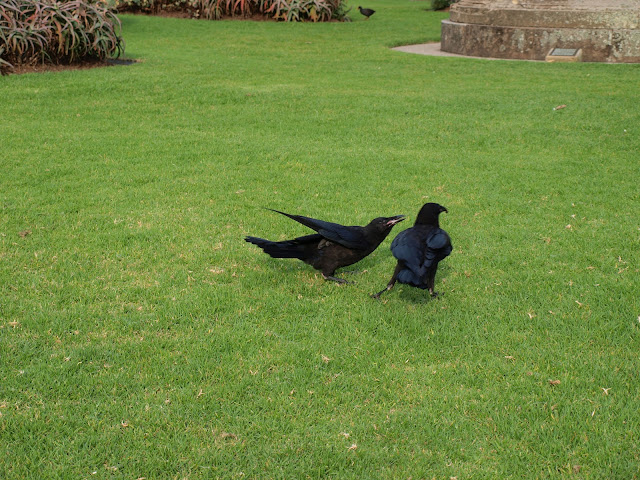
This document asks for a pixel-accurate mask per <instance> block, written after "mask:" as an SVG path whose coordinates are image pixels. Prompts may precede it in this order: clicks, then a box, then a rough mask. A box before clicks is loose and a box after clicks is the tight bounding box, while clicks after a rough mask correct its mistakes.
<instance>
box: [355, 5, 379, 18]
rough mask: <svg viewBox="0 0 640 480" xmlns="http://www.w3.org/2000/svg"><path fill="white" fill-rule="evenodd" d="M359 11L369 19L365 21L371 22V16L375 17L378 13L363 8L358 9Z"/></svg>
mask: <svg viewBox="0 0 640 480" xmlns="http://www.w3.org/2000/svg"><path fill="white" fill-rule="evenodd" d="M358 10H360V13H361V14H362V15H364V16H365V17H367V18H365V20H369V17H370V16H371V15H373V14H374V13H376V11H375V10H371V9H370V8H362V7H358Z"/></svg>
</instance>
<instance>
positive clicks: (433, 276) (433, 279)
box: [427, 264, 439, 298]
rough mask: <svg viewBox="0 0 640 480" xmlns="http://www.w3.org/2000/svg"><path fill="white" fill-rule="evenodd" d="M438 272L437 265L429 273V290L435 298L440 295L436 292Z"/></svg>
mask: <svg viewBox="0 0 640 480" xmlns="http://www.w3.org/2000/svg"><path fill="white" fill-rule="evenodd" d="M436 270H438V265H437V264H436V266H435V267H433V268H431V269H430V270H429V272H428V273H427V289H428V290H429V294H430V295H431V296H432V297H433V298H435V297H437V296H438V295H439V293H438V292H436V291H435V290H434V287H435V283H436Z"/></svg>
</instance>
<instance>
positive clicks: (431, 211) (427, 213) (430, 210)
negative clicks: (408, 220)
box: [415, 203, 448, 227]
mask: <svg viewBox="0 0 640 480" xmlns="http://www.w3.org/2000/svg"><path fill="white" fill-rule="evenodd" d="M442 212H448V210H447V209H446V208H444V207H443V206H442V205H440V204H438V203H425V204H424V205H423V206H422V208H421V209H420V212H418V217H417V218H416V223H415V224H416V225H435V226H436V227H438V226H439V223H438V215H440V214H441V213H442Z"/></svg>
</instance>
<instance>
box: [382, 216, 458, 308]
mask: <svg viewBox="0 0 640 480" xmlns="http://www.w3.org/2000/svg"><path fill="white" fill-rule="evenodd" d="M446 211H447V209H446V208H444V207H443V206H442V205H438V204H437V203H427V204H425V205H424V206H423V207H422V209H420V212H419V213H418V217H417V218H416V223H415V224H414V226H413V227H411V228H408V229H407V230H404V231H403V232H400V233H399V234H398V235H397V236H396V238H394V239H393V242H391V252H392V253H393V256H394V257H396V259H398V264H397V265H396V269H395V271H394V272H393V276H392V277H391V280H389V283H388V284H387V287H386V288H385V289H384V290H381V291H380V292H378V293H376V294H375V295H373V298H378V297H380V295H381V294H383V293H384V292H386V291H387V290H391V289H392V288H393V286H394V285H395V283H396V281H398V282H400V283H406V284H407V285H411V286H413V287H418V288H422V289H426V290H429V293H430V294H431V296H432V297H435V296H437V295H438V293H437V292H436V291H434V289H433V288H434V284H435V279H436V270H438V263H439V262H440V261H441V260H443V259H444V258H446V257H447V256H449V254H450V253H451V250H452V249H453V247H452V246H451V239H450V238H449V235H448V234H447V232H445V231H444V230H442V229H441V228H440V222H439V221H438V216H439V215H440V214H441V213H442V212H446Z"/></svg>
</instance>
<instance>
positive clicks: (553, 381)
mask: <svg viewBox="0 0 640 480" xmlns="http://www.w3.org/2000/svg"><path fill="white" fill-rule="evenodd" d="M549 385H560V380H549Z"/></svg>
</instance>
